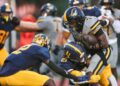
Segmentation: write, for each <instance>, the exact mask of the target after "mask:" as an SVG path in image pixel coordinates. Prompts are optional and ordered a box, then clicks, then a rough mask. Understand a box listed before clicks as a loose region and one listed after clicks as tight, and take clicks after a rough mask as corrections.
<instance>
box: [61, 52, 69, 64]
mask: <svg viewBox="0 0 120 86" xmlns="http://www.w3.org/2000/svg"><path fill="white" fill-rule="evenodd" d="M68 58H70V52H69V51H67V52H66V53H65V57H64V58H62V59H61V62H67V59H68Z"/></svg>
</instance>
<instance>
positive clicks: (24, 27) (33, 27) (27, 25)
mask: <svg viewBox="0 0 120 86" xmlns="http://www.w3.org/2000/svg"><path fill="white" fill-rule="evenodd" d="M16 30H17V31H39V30H40V28H39V27H38V25H37V23H34V22H26V21H20V25H19V26H18V27H16Z"/></svg>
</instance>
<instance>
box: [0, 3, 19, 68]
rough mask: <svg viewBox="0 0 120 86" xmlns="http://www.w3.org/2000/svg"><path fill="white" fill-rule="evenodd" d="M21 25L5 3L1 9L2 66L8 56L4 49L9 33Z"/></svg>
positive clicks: (0, 48)
mask: <svg viewBox="0 0 120 86" xmlns="http://www.w3.org/2000/svg"><path fill="white" fill-rule="evenodd" d="M17 25H19V22H18V21H16V18H15V17H13V15H12V9H11V8H10V6H9V4H8V3H5V4H4V5H2V6H1V7H0V34H1V35H0V55H1V56H0V66H2V65H3V63H4V60H5V59H6V57H7V56H8V52H7V50H6V49H5V48H4V44H5V42H6V39H7V38H8V37H9V33H10V32H11V31H12V30H14V29H15V27H16V26H17Z"/></svg>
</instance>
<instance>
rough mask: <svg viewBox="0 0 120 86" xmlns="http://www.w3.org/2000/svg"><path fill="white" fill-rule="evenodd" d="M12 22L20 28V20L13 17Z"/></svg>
mask: <svg viewBox="0 0 120 86" xmlns="http://www.w3.org/2000/svg"><path fill="white" fill-rule="evenodd" d="M11 22H12V23H13V24H14V25H15V26H18V25H19V24H20V20H19V19H18V18H17V17H13V18H12V20H11Z"/></svg>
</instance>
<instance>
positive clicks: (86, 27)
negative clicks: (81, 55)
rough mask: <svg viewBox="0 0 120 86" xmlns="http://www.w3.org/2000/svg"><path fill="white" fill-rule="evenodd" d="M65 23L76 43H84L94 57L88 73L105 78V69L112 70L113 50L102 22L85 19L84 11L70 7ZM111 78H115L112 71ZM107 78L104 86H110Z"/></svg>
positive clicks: (65, 13)
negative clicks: (92, 38) (92, 37)
mask: <svg viewBox="0 0 120 86" xmlns="http://www.w3.org/2000/svg"><path fill="white" fill-rule="evenodd" d="M63 21H64V24H66V27H68V29H69V31H70V32H71V34H72V35H73V37H74V39H75V41H76V42H78V43H79V42H82V43H83V44H84V46H85V47H86V48H87V49H88V50H89V52H90V53H91V55H92V58H91V62H90V65H89V67H88V69H87V72H92V73H93V74H99V73H101V75H102V76H104V74H103V73H102V70H103V68H104V67H108V68H109V69H110V66H109V65H108V63H110V60H111V57H110V54H111V48H110V46H109V44H108V37H107V34H106V33H105V32H104V31H103V29H102V26H101V24H100V21H99V20H98V19H97V18H96V17H90V16H86V17H85V15H84V13H83V12H82V10H80V9H79V8H78V7H77V6H74V7H70V8H68V9H67V10H66V11H65V12H64V16H63ZM89 35H93V36H94V37H95V38H96V39H97V42H95V41H93V40H92V41H91V38H90V36H89ZM104 77H106V76H104ZM110 77H114V76H113V75H112V74H111V71H109V75H108V76H107V78H110ZM107 78H106V82H104V84H107V85H108V84H109V81H108V80H107ZM104 79H105V78H104ZM114 79H115V78H114ZM104 81H105V80H104ZM115 82H116V81H115ZM116 84H117V82H116Z"/></svg>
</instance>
